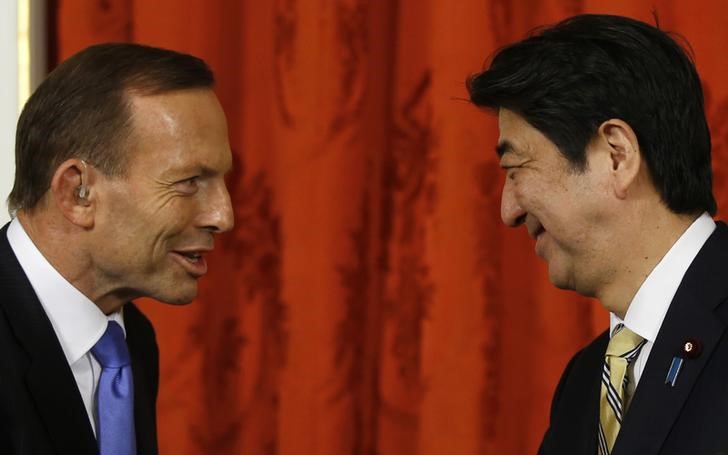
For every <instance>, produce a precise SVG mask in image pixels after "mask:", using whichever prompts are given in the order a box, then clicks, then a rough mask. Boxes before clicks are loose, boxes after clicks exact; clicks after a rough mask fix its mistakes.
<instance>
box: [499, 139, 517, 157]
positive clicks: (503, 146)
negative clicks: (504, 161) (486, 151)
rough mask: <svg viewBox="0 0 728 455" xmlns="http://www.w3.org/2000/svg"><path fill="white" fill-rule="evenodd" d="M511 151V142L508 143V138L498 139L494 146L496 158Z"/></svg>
mask: <svg viewBox="0 0 728 455" xmlns="http://www.w3.org/2000/svg"><path fill="white" fill-rule="evenodd" d="M512 151H513V144H511V143H510V141H508V140H503V141H500V142H499V143H498V144H497V145H496V146H495V154H496V155H498V158H503V155H505V154H506V153H507V152H512Z"/></svg>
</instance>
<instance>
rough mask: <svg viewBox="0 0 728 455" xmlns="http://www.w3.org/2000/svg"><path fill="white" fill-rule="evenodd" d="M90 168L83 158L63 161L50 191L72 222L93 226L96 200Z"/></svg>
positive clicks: (87, 226) (78, 224) (84, 226)
mask: <svg viewBox="0 0 728 455" xmlns="http://www.w3.org/2000/svg"><path fill="white" fill-rule="evenodd" d="M90 179H91V176H90V174H89V168H88V166H87V165H86V163H85V162H84V161H83V160H80V159H75V158H74V159H70V160H66V161H64V162H63V163H61V165H60V166H58V168H57V169H56V172H55V173H54V174H53V178H52V180H51V188H50V191H51V193H52V194H53V199H54V201H55V204H56V206H57V207H58V209H59V210H60V211H61V213H63V216H64V217H65V218H66V219H67V220H68V221H70V222H71V223H73V224H75V225H77V226H79V227H83V228H87V229H88V228H91V227H93V224H94V201H93V194H92V190H91V182H90Z"/></svg>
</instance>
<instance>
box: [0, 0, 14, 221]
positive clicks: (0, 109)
mask: <svg viewBox="0 0 728 455" xmlns="http://www.w3.org/2000/svg"><path fill="white" fill-rule="evenodd" d="M0 58H1V59H2V62H3V64H2V65H0V225H2V224H5V223H6V222H7V221H8V220H9V219H10V216H9V215H8V210H7V209H8V206H7V202H6V201H7V197H8V194H9V193H10V190H11V188H12V185H13V173H14V172H15V164H14V161H15V158H14V157H15V152H14V150H15V149H14V147H15V123H16V122H17V121H18V114H19V109H18V105H19V101H18V2H17V0H8V1H3V2H0Z"/></svg>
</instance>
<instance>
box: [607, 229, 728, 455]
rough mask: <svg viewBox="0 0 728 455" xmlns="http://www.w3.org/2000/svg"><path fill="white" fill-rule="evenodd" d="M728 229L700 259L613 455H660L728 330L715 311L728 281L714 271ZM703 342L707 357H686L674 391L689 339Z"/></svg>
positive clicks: (668, 319) (727, 248) (727, 244)
mask: <svg viewBox="0 0 728 455" xmlns="http://www.w3.org/2000/svg"><path fill="white" fill-rule="evenodd" d="M727 253H728V229H727V228H726V227H725V225H724V224H722V223H719V224H718V227H717V228H716V230H715V232H714V233H713V234H712V235H711V237H710V238H709V239H708V241H707V242H706V243H705V245H704V246H703V248H702V249H701V251H700V253H699V254H698V256H697V257H696V258H695V260H694V261H693V263H692V264H691V266H690V268H689V269H688V271H687V273H686V274H685V277H684V278H683V281H682V283H681V284H680V287H679V288H678V291H677V293H676V294H675V297H674V298H673V300H672V303H671V304H670V309H669V310H668V312H667V315H666V316H665V320H664V321H663V323H662V326H661V328H660V332H659V333H658V335H657V339H656V340H655V344H654V346H653V348H652V352H651V353H650V357H649V360H648V362H647V365H646V367H645V370H644V372H643V374H642V377H641V378H640V382H639V385H638V386H637V390H636V392H635V396H634V401H633V402H632V404H631V406H630V409H629V410H628V412H627V415H626V416H625V420H624V423H623V425H622V430H621V431H620V433H619V436H618V438H617V441H616V443H615V446H614V449H613V451H612V453H613V454H614V455H619V454H628V453H634V454H644V455H649V454H657V453H659V451H660V448H661V446H662V444H663V442H664V441H665V438H666V437H667V435H668V434H669V432H670V429H671V427H672V426H673V424H674V422H675V420H676V419H677V418H678V416H679V415H680V411H681V409H682V407H683V405H684V403H685V400H687V398H688V396H689V395H690V392H691V391H692V389H693V386H694V384H695V381H696V380H697V379H698V377H699V376H700V373H701V371H702V369H703V367H704V366H705V364H706V363H707V362H708V360H709V359H710V356H711V355H712V353H713V350H714V349H715V347H716V344H717V343H718V341H719V340H720V338H721V336H722V335H723V332H724V331H725V323H724V322H723V321H722V320H721V319H720V318H719V317H718V315H717V314H716V313H715V311H714V310H715V308H716V306H718V305H719V304H721V303H722V302H723V301H724V300H725V299H726V297H727V296H728V283H726V282H725V281H721V280H720V279H719V278H718V275H717V274H715V273H713V270H714V269H715V268H716V267H720V266H722V265H724V264H725V263H726V261H728V258H727V257H726V255H727ZM689 337H691V338H696V339H698V340H699V341H700V342H701V344H702V353H701V354H700V356H698V357H697V358H695V359H686V360H685V361H684V362H683V365H682V368H681V370H680V373H679V375H678V377H677V381H676V382H675V385H674V387H673V386H671V385H670V384H666V383H665V379H666V376H667V372H668V369H669V367H670V364H671V363H672V359H673V357H675V356H678V355H680V354H681V352H682V346H683V344H684V342H685V340H686V339H687V338H689Z"/></svg>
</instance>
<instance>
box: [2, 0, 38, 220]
mask: <svg viewBox="0 0 728 455" xmlns="http://www.w3.org/2000/svg"><path fill="white" fill-rule="evenodd" d="M45 3H46V2H45V0H0V59H2V60H1V61H2V62H3V64H2V65H0V226H2V225H3V224H5V223H6V222H7V221H8V220H9V219H10V215H9V214H8V206H7V198H8V194H10V190H11V189H12V187H13V178H14V174H15V125H16V123H17V122H18V115H20V109H21V107H20V106H21V105H22V104H23V103H24V101H25V98H27V96H28V95H29V93H28V92H29V91H32V90H33V89H34V88H35V87H37V86H38V84H39V83H40V82H41V81H42V80H43V78H45V72H46V49H45V41H46V40H45V37H46V22H45V12H46V7H45ZM18 10H22V11H26V12H27V18H26V24H28V25H26V26H25V28H29V30H27V38H28V40H29V48H30V55H19V52H18V40H19V33H18V32H19V30H18V29H19V28H23V27H19V25H18ZM21 31H22V30H21ZM28 59H29V61H27V60H28ZM23 65H25V69H24V70H21V67H23ZM21 78H24V79H25V83H23V81H21ZM21 97H22V98H23V100H21V99H20V98H21Z"/></svg>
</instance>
